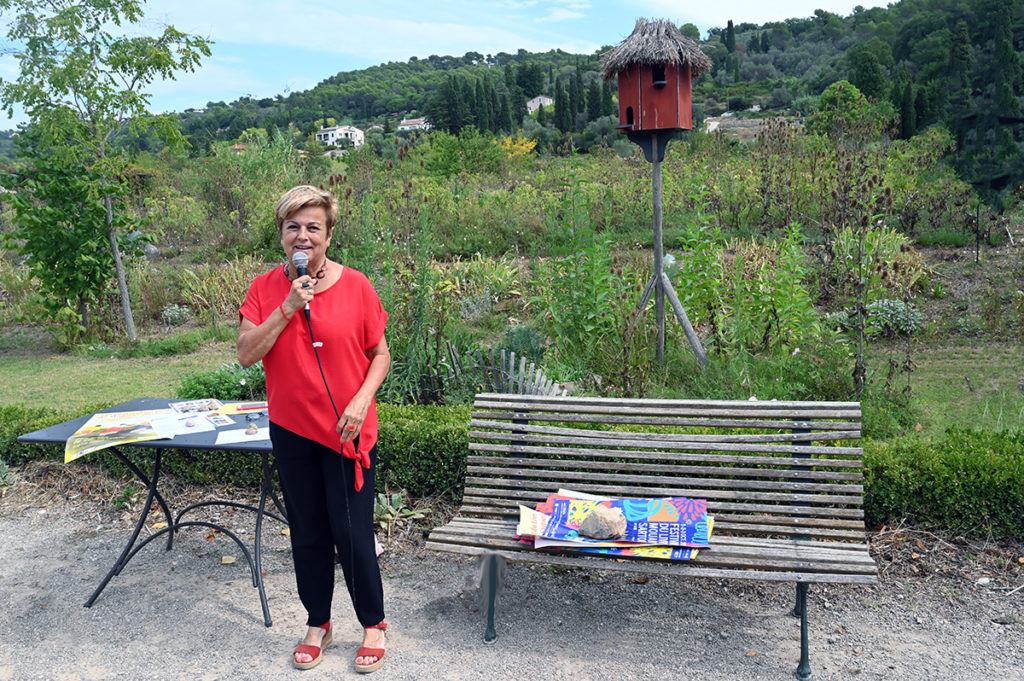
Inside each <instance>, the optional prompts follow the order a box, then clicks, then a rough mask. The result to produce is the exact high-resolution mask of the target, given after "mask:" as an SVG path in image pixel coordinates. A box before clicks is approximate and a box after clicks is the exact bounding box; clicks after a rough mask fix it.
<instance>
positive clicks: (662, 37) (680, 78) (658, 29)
mask: <svg viewBox="0 0 1024 681" xmlns="http://www.w3.org/2000/svg"><path fill="white" fill-rule="evenodd" d="M710 70H711V60H710V59H709V58H708V56H707V55H706V54H704V53H703V52H701V50H700V48H699V47H698V46H697V43H695V42H694V41H692V40H690V39H689V38H687V37H686V36H684V35H683V34H682V33H681V32H680V30H679V28H678V27H677V26H676V25H675V24H673V23H672V22H670V21H666V20H663V19H659V20H654V21H648V20H647V19H643V18H640V19H637V22H636V27H635V28H634V29H633V32H632V33H631V34H630V35H629V37H628V38H626V39H625V40H623V41H622V42H621V43H619V45H617V46H616V47H614V48H612V49H611V50H610V51H609V52H608V53H607V54H606V55H605V56H604V59H603V60H602V75H603V76H604V79H605V80H611V78H612V77H613V76H618V79H619V124H620V125H619V127H620V129H621V130H623V131H624V132H641V131H655V130H689V129H690V128H692V127H693V115H692V108H691V106H692V105H691V91H692V81H693V80H694V79H696V78H698V77H699V76H700V75H701V74H702V73H705V72H707V71H710Z"/></svg>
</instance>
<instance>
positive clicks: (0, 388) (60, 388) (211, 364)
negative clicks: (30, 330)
mask: <svg viewBox="0 0 1024 681" xmlns="http://www.w3.org/2000/svg"><path fill="white" fill-rule="evenodd" d="M234 360H235V344H234V343H233V342H223V341H222V342H217V343H209V344H206V345H203V346H202V347H201V348H199V350H197V351H196V352H192V353H187V354H180V355H174V356H170V357H146V358H139V359H101V358H96V357H84V356H79V355H44V356H39V355H30V354H25V353H4V354H2V355H0V405H2V406H8V405H21V406H25V407H51V408H54V409H59V410H68V411H71V410H77V409H81V408H84V407H93V406H96V405H100V404H117V403H118V402H124V401H125V400H130V399H134V398H136V397H174V396H175V393H176V391H177V389H178V386H179V385H180V384H181V380H182V379H183V378H184V377H185V376H186V375H188V374H192V373H198V372H202V371H210V370H212V369H216V368H218V367H220V366H221V365H223V364H225V363H228V362H232V361H234Z"/></svg>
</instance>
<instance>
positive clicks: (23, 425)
mask: <svg viewBox="0 0 1024 681" xmlns="http://www.w3.org/2000/svg"><path fill="white" fill-rule="evenodd" d="M101 408H102V407H97V409H101ZM90 411H94V410H93V409H86V410H82V411H78V412H63V411H57V410H55V409H48V408H46V407H32V408H26V407H17V406H11V407H0V459H3V460H4V461H5V462H7V463H8V464H11V465H18V464H23V463H26V462H28V461H35V460H38V459H55V460H62V459H63V458H64V449H63V447H58V446H56V445H36V444H24V443H21V442H18V436H19V435H24V434H25V433H31V432H32V431H34V430H41V429H43V428H48V427H49V426H53V425H56V424H58V423H62V422H64V421H67V420H68V419H73V418H75V417H76V416H81V415H82V414H87V413H89V412H90Z"/></svg>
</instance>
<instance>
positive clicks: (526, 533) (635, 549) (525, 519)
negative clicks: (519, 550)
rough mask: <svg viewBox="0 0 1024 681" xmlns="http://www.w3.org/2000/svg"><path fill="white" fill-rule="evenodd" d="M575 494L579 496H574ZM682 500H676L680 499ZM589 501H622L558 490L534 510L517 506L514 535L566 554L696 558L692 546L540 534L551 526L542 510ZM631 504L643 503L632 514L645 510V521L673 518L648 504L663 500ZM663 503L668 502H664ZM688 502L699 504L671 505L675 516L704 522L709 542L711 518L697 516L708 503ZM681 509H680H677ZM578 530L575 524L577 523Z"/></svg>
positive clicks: (669, 558) (658, 506)
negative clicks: (654, 517) (550, 536)
mask: <svg viewBox="0 0 1024 681" xmlns="http://www.w3.org/2000/svg"><path fill="white" fill-rule="evenodd" d="M577 495H578V496H577ZM681 499H682V498H677V501H678V500H681ZM572 500H576V501H583V500H586V501H591V502H595V503H596V502H613V501H622V500H613V499H602V498H598V497H592V496H590V495H586V494H582V493H578V492H573V491H570V490H559V491H558V494H553V495H551V496H550V497H548V499H547V501H545V502H544V503H542V504H538V506H537V509H538V510H536V511H535V510H533V509H530V508H527V507H526V506H520V507H519V524H518V527H517V528H516V534H517V536H518V538H519V539H520V540H521V541H522V542H523V543H525V544H530V545H533V546H535V547H536V548H545V547H555V548H560V549H562V550H565V551H573V552H576V551H579V552H584V553H596V554H602V555H607V556H615V557H621V558H654V559H659V560H691V559H693V558H696V557H697V553H698V550H697V548H694V547H681V546H652V545H643V544H637V543H633V542H628V541H600V540H595V539H591V538H587V537H577V538H576V539H575V540H574V539H565V540H554V539H547V538H546V537H544V536H543V533H544V531H545V529H546V528H547V526H548V525H549V523H551V516H550V515H548V514H547V513H543V512H541V511H552V510H554V508H555V504H556V503H557V502H559V501H572ZM629 501H632V502H642V503H636V504H632V506H633V509H634V512H639V511H638V509H639V508H645V509H646V511H647V513H648V518H650V516H651V515H655V516H656V517H657V513H658V512H659V511H660V512H664V513H666V514H668V516H669V517H672V516H671V514H672V511H670V510H669V509H667V508H665V507H664V505H663V504H651V503H648V502H651V501H662V500H660V499H654V500H651V499H644V500H629ZM666 501H671V499H667V500H666ZM685 501H687V502H693V501H696V502H699V503H687V504H683V503H681V502H678V503H676V504H670V505H671V506H672V508H673V509H675V511H676V512H678V514H679V515H678V517H680V518H682V517H686V518H694V517H696V518H697V520H696V523H693V524H694V525H696V524H698V523H702V522H703V523H705V524H706V526H707V539H708V540H709V541H710V538H711V534H712V532H713V531H714V524H715V523H714V518H713V517H711V516H708V515H706V512H705V515H704V516H703V518H701V516H700V515H696V514H699V513H700V512H701V510H705V511H706V508H707V502H706V501H705V500H703V499H700V500H690V499H686V500H685ZM680 509H682V510H680ZM577 527H578V524H577Z"/></svg>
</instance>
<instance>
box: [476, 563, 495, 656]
mask: <svg viewBox="0 0 1024 681" xmlns="http://www.w3.org/2000/svg"><path fill="white" fill-rule="evenodd" d="M484 560H485V561H486V563H485V564H484V575H483V578H484V582H486V584H481V585H480V586H481V587H484V586H486V587H487V630H486V631H484V643H493V642H494V639H496V638H498V632H496V631H495V630H494V601H495V600H496V599H497V596H498V554H496V553H492V554H490V555H489V556H485V557H484Z"/></svg>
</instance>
